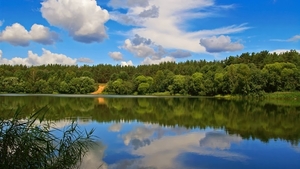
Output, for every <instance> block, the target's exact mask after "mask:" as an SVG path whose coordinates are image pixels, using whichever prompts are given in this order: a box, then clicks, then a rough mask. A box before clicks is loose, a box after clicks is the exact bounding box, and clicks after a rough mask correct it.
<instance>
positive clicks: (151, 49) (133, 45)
mask: <svg viewBox="0 0 300 169" xmlns="http://www.w3.org/2000/svg"><path fill="white" fill-rule="evenodd" d="M122 48H123V49H125V50H127V51H129V52H131V53H132V54H133V55H134V56H137V57H140V58H146V57H149V58H151V59H154V60H158V59H161V58H162V57H163V56H164V55H165V54H167V52H166V51H165V49H164V48H163V47H162V46H161V45H156V44H154V43H153V42H152V41H151V39H147V38H144V37H141V36H139V35H138V34H136V35H135V36H134V38H133V39H132V40H130V39H126V40H125V42H124V45H123V46H122Z"/></svg>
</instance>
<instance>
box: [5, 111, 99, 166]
mask: <svg viewBox="0 0 300 169" xmlns="http://www.w3.org/2000/svg"><path fill="white" fill-rule="evenodd" d="M44 109H45V107H44V108H42V109H41V110H40V111H37V112H36V113H34V114H32V115H30V117H29V118H28V119H27V120H21V116H22V114H21V111H20V110H21V109H18V110H17V111H16V113H15V116H14V117H13V118H12V119H3V118H0V168H15V169H19V168H20V169H21V168H22V169H23V168H25V169H27V168H28V169H29V168H44V169H56V168H66V169H72V168H75V167H78V166H79V165H80V163H81V160H82V157H83V156H84V155H85V154H86V153H87V151H88V149H89V147H90V146H92V145H94V144H95V141H94V138H93V135H92V134H93V131H94V130H91V131H89V132H87V131H81V130H80V129H79V127H78V126H77V124H76V123H75V122H73V123H72V124H71V125H69V126H68V127H66V128H64V129H63V130H60V129H54V128H53V127H52V125H51V124H50V122H46V121H44V117H45V114H44V113H42V111H43V110H44ZM57 132H59V133H61V136H57V135H60V134H57ZM54 133H56V134H55V135H54Z"/></svg>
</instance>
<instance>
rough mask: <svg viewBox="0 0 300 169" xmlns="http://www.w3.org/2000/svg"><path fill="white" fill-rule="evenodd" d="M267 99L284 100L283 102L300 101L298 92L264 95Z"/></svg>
mask: <svg viewBox="0 0 300 169" xmlns="http://www.w3.org/2000/svg"><path fill="white" fill-rule="evenodd" d="M264 97H265V98H267V99H284V100H287V99H289V100H300V92H275V93H266V94H265V95H264Z"/></svg>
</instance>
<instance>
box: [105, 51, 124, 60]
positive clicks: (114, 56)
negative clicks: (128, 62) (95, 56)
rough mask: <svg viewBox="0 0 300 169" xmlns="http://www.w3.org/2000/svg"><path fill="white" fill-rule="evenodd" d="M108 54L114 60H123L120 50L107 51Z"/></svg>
mask: <svg viewBox="0 0 300 169" xmlns="http://www.w3.org/2000/svg"><path fill="white" fill-rule="evenodd" d="M108 55H109V56H110V57H111V58H112V59H113V60H116V61H120V60H123V55H122V53H121V52H109V53H108Z"/></svg>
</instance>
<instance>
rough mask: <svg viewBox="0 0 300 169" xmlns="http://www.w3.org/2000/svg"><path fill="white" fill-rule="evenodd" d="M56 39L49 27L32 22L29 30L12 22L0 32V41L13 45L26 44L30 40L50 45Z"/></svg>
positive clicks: (56, 36)
mask: <svg viewBox="0 0 300 169" xmlns="http://www.w3.org/2000/svg"><path fill="white" fill-rule="evenodd" d="M57 40H59V38H58V35H57V34H56V33H55V32H51V31H50V30H49V28H47V27H45V26H43V25H38V24H33V25H32V27H31V30H30V31H27V30H26V29H25V28H24V26H22V25H21V24H19V23H14V24H13V25H12V26H7V27H6V28H5V30H3V31H2V32H0V42H1V41H2V42H7V43H10V44H12V45H14V46H28V45H29V44H30V41H34V42H37V43H41V44H44V45H50V44H53V43H54V42H55V41H57Z"/></svg>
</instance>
